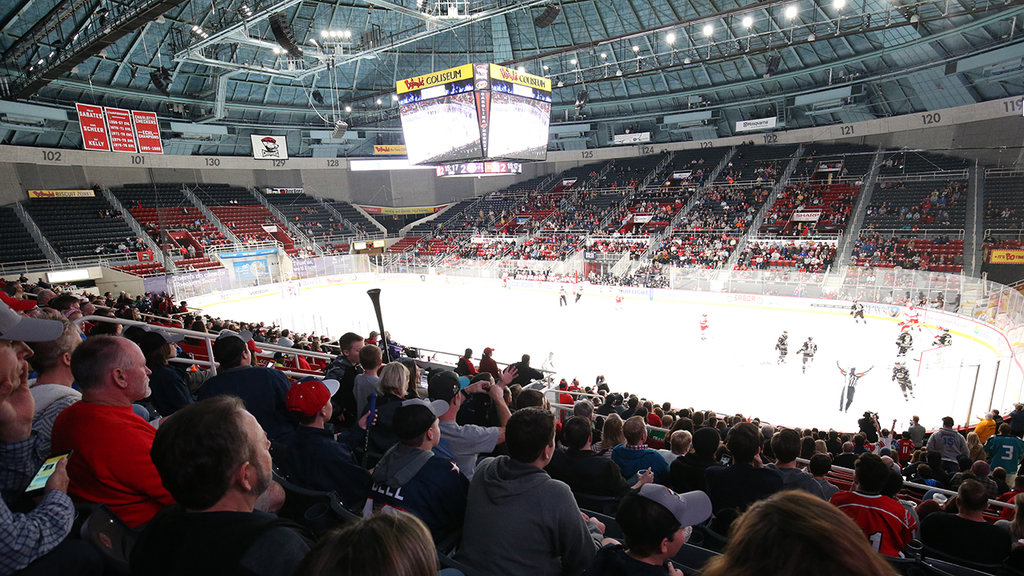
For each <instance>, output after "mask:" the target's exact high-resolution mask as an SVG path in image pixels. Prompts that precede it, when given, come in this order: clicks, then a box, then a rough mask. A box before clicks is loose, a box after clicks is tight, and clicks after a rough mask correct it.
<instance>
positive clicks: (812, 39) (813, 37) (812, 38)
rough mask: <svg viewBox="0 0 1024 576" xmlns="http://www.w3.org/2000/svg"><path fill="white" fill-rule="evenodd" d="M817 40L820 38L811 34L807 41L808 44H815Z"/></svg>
mask: <svg viewBox="0 0 1024 576" xmlns="http://www.w3.org/2000/svg"><path fill="white" fill-rule="evenodd" d="M817 39H818V37H817V36H815V34H814V32H811V33H810V34H808V35H807V41H808V42H814V41H815V40H817Z"/></svg>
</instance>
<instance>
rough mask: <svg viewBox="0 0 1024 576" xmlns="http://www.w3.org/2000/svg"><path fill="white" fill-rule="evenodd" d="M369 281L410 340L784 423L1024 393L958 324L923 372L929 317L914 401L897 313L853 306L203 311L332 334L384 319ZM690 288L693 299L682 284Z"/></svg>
mask: <svg viewBox="0 0 1024 576" xmlns="http://www.w3.org/2000/svg"><path fill="white" fill-rule="evenodd" d="M374 287H379V288H381V308H382V311H383V317H384V325H385V328H386V329H387V330H388V331H389V332H390V333H391V334H392V336H393V337H394V339H395V340H397V341H398V342H400V343H401V344H403V345H406V346H416V347H420V348H427V349H432V350H442V351H446V352H453V353H456V354H461V353H462V351H463V350H464V349H465V348H467V347H469V348H472V349H473V351H474V357H477V358H479V356H480V354H481V352H482V351H483V349H484V348H485V347H491V348H494V349H495V353H494V356H495V359H496V360H498V361H499V362H515V361H518V360H519V357H520V356H521V355H522V354H530V356H531V357H532V361H531V364H532V365H533V366H534V367H537V368H539V367H540V366H541V363H542V362H543V361H544V359H545V358H547V356H548V353H549V352H554V354H555V356H554V365H555V368H556V370H557V372H558V377H559V378H563V377H564V378H566V379H569V380H571V379H572V378H578V379H579V381H580V383H581V384H582V385H592V384H593V382H594V379H595V377H596V376H597V375H598V374H603V375H604V376H605V377H606V379H607V381H608V382H609V384H610V386H611V388H612V390H614V391H619V392H631V393H635V394H637V395H638V396H641V397H646V398H648V399H650V400H653V401H655V402H657V403H661V402H665V401H669V402H671V403H672V405H673V406H675V407H696V408H698V409H710V410H717V411H719V412H725V413H736V412H739V413H742V414H744V415H746V416H759V417H760V418H761V419H762V420H765V421H768V422H773V423H777V424H782V425H788V426H818V427H834V428H836V429H840V430H855V429H856V420H857V419H858V418H859V417H861V415H862V414H863V412H864V411H866V410H871V411H875V412H878V414H879V418H880V421H881V423H882V426H883V427H888V426H889V425H891V424H892V421H893V420H894V419H895V420H896V421H897V425H896V429H897V431H902V430H905V429H906V427H907V426H908V422H909V420H910V418H911V416H912V415H914V414H917V415H920V416H921V419H922V423H923V424H924V425H925V426H926V427H938V426H939V425H940V418H941V417H942V416H946V415H951V416H953V417H954V418H955V419H956V421H957V423H958V424H959V423H963V422H965V421H966V420H967V419H968V410H969V408H970V406H971V402H972V395H973V396H974V398H973V407H974V408H973V411H972V412H971V416H970V418H971V420H974V417H975V416H978V415H981V414H982V413H983V412H984V411H985V409H986V408H987V407H988V406H989V403H990V402H991V403H992V406H993V407H995V408H999V409H1000V410H1003V409H1007V408H1010V407H1011V404H1012V402H1013V401H1015V400H1016V399H1017V396H1018V394H1019V392H1018V391H1019V390H1020V380H1021V377H1020V371H1019V370H1017V369H1016V368H1014V369H1012V370H1007V365H1009V364H1010V363H1012V362H1013V361H1012V359H1009V358H1003V359H1002V360H1001V362H1002V370H1000V371H999V372H998V375H997V372H996V362H997V360H999V358H998V356H997V353H996V352H995V351H994V350H993V349H992V348H991V347H989V346H987V345H985V344H983V343H982V342H981V340H978V339H976V338H972V337H971V336H970V335H969V334H968V335H965V334H963V333H961V332H958V331H954V332H953V341H954V344H953V346H952V347H950V348H947V349H946V350H945V359H944V360H943V363H944V366H943V367H941V368H940V367H936V368H934V369H931V370H927V371H925V372H924V373H922V374H920V375H919V374H918V362H917V361H916V360H914V359H915V358H917V357H918V355H919V353H920V352H921V351H922V350H925V349H928V348H931V347H932V346H931V343H932V340H933V338H934V334H935V331H936V330H935V328H934V327H933V326H927V325H926V326H925V327H924V329H923V330H922V331H920V332H918V331H916V330H915V331H914V332H913V336H914V348H913V350H912V351H911V352H909V353H908V354H907V365H908V368H909V369H910V372H911V379H912V381H913V383H914V395H915V396H916V398H911V399H910V400H909V401H906V400H904V397H903V394H902V392H901V391H900V388H899V386H898V385H897V384H896V382H894V381H893V380H892V368H893V363H894V361H895V360H896V345H895V343H894V342H895V339H896V336H897V334H898V333H899V328H898V326H897V321H896V319H893V318H889V317H885V316H874V315H871V314H869V315H868V317H867V323H866V324H855V323H854V320H853V318H852V317H850V316H849V314H848V312H845V311H843V310H837V309H832V310H822V311H813V312H811V311H800V310H792V311H779V310H767V309H764V308H762V307H757V306H737V305H729V304H727V303H724V302H720V303H711V304H708V303H704V302H697V301H693V302H687V301H682V302H661V301H657V300H651V299H650V298H643V297H639V296H627V297H625V298H624V302H623V305H622V309H621V310H616V309H615V303H614V298H613V296H612V294H613V290H614V289H612V288H608V287H599V286H589V285H587V286H586V287H585V294H584V295H583V297H582V298H581V299H580V301H579V303H574V297H573V295H572V286H571V285H567V287H568V290H569V296H568V301H569V305H568V306H565V307H560V306H559V300H558V296H557V295H556V294H553V293H551V292H545V291H539V290H529V289H506V288H502V287H500V286H499V283H498V282H497V281H494V282H493V283H492V285H489V286H463V285H456V283H453V284H452V285H443V284H431V283H421V282H416V281H395V280H388V281H387V282H354V283H349V284H344V285H332V286H319V287H308V288H303V289H302V290H301V291H299V293H298V295H297V296H296V295H292V296H291V297H289V296H286V295H281V294H276V293H274V294H271V295H268V296H263V297H257V298H250V299H247V300H241V301H228V302H223V303H215V304H207V306H206V308H205V312H206V313H207V314H210V315H213V316H217V317H220V318H230V319H235V320H241V321H263V322H267V323H276V324H279V325H283V326H285V327H289V328H292V329H294V330H299V331H310V330H315V331H316V332H317V333H321V334H322V333H324V332H327V333H328V334H329V335H330V336H332V337H333V338H337V337H338V336H340V335H341V334H342V333H344V332H346V331H349V330H353V331H357V332H359V333H361V334H362V335H364V336H365V335H366V333H367V332H369V331H370V330H373V329H376V327H377V322H376V319H375V317H374V312H373V307H372V304H371V301H370V299H369V297H368V296H367V295H366V290H367V289H369V288H374ZM282 292H285V293H287V291H286V290H283V291H282ZM293 294H294V292H293ZM682 294H683V295H684V296H683V298H684V299H685V298H686V296H685V295H686V294H687V293H682ZM692 294H694V298H697V296H699V295H700V293H692ZM782 300H786V299H782ZM702 314H707V315H708V321H709V325H710V328H709V330H708V338H707V340H704V341H702V340H701V336H700V329H699V322H700V318H701V315H702ZM783 330H787V331H788V332H789V356H788V359H787V362H786V363H785V364H783V365H778V364H777V363H776V360H777V358H778V353H777V352H776V351H775V350H774V346H775V343H776V340H777V338H778V337H779V335H780V334H781V333H782V331H783ZM808 336H810V337H813V338H814V341H815V342H816V343H817V344H818V352H817V355H816V356H815V359H814V361H813V363H812V364H810V365H809V367H808V369H807V372H806V374H804V373H802V372H801V357H800V356H798V355H797V350H798V349H799V348H800V346H801V345H802V344H803V342H804V341H805V340H806V339H807V337H808ZM837 362H838V364H839V365H841V366H842V367H843V368H846V369H849V368H850V367H854V368H856V370H857V371H858V372H862V371H865V370H869V369H870V371H869V372H868V373H867V375H865V376H864V377H863V378H861V380H860V382H859V384H858V386H857V391H856V396H855V398H854V401H853V404H852V406H851V407H850V409H849V412H848V413H843V412H841V411H840V410H839V405H840V396H841V394H842V391H843V386H844V378H843V376H842V375H841V374H840V372H839V369H838V367H837ZM961 364H962V365H961ZM979 366H980V369H979ZM1014 370H1016V371H1014ZM976 377H977V382H978V384H977V387H976V388H975V379H976ZM994 383H995V384H996V385H995V387H993V384H994Z"/></svg>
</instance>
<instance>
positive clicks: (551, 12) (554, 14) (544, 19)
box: [533, 4, 561, 28]
mask: <svg viewBox="0 0 1024 576" xmlns="http://www.w3.org/2000/svg"><path fill="white" fill-rule="evenodd" d="M559 12H561V10H559V8H558V6H555V5H554V4H551V5H549V6H548V7H547V8H545V9H544V12H541V14H540V16H537V17H536V18H534V19H533V25H534V26H536V27H537V28H547V27H548V26H551V25H552V24H554V23H555V18H558V14H559Z"/></svg>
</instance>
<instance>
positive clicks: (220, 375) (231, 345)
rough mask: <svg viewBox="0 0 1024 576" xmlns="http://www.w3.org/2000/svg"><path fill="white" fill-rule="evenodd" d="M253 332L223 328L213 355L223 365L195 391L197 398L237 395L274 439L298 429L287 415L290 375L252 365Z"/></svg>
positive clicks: (214, 345)
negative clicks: (250, 348) (251, 342)
mask: <svg viewBox="0 0 1024 576" xmlns="http://www.w3.org/2000/svg"><path fill="white" fill-rule="evenodd" d="M251 340H252V332H249V331H248V330H242V331H241V332H239V333H236V332H232V331H229V330H223V331H221V333H220V335H219V336H217V340H215V341H214V343H213V357H214V358H215V359H216V360H217V362H218V363H219V364H220V366H219V367H218V368H217V375H216V376H214V377H213V378H210V379H209V380H207V381H206V382H205V383H204V384H203V385H202V387H200V388H199V390H198V391H197V392H196V399H197V400H204V399H206V398H212V397H213V396H221V395H224V394H227V395H231V396H237V397H239V398H241V399H242V402H245V409H246V410H248V411H249V413H250V414H252V415H253V416H255V417H256V420H257V421H258V422H259V423H260V426H262V427H263V429H264V430H265V431H266V432H267V436H268V437H269V438H270V439H271V440H275V439H277V438H279V437H281V436H283V435H284V434H287V433H289V432H291V431H292V430H294V429H295V427H294V426H293V425H292V423H291V421H290V420H289V418H288V409H287V408H286V407H285V395H286V394H287V393H288V388H289V383H288V377H287V376H285V375H284V374H283V373H282V372H279V371H277V370H272V369H270V368H264V367H262V366H252V365H251V363H250V361H251V359H252V352H251V351H250V350H249V347H248V343H249V342H250V341H251Z"/></svg>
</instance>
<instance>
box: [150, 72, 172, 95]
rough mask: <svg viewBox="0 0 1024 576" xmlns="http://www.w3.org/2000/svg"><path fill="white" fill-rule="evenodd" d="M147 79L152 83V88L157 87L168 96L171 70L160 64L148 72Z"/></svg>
mask: <svg viewBox="0 0 1024 576" xmlns="http://www.w3.org/2000/svg"><path fill="white" fill-rule="evenodd" d="M149 81H150V82H152V83H153V88H156V89H157V92H160V93H161V94H163V95H164V96H170V95H171V92H170V87H171V81H172V78H171V71H170V70H168V69H167V68H165V67H163V66H161V67H159V68H157V69H156V70H153V71H152V72H150V73H149Z"/></svg>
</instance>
